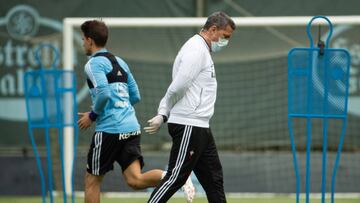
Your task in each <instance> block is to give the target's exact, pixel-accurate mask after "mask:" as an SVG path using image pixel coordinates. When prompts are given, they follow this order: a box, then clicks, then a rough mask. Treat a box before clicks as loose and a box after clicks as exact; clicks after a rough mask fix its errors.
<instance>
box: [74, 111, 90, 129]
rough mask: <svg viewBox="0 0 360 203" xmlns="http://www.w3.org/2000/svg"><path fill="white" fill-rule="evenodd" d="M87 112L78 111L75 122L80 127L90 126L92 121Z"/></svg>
mask: <svg viewBox="0 0 360 203" xmlns="http://www.w3.org/2000/svg"><path fill="white" fill-rule="evenodd" d="M89 114H90V112H85V113H78V116H81V118H80V119H79V120H78V122H77V124H78V126H79V128H80V129H87V128H89V127H90V126H91V123H92V121H91V119H90V117H89Z"/></svg>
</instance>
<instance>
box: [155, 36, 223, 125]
mask: <svg viewBox="0 0 360 203" xmlns="http://www.w3.org/2000/svg"><path fill="white" fill-rule="evenodd" d="M216 90H217V81H216V77H215V68H214V63H213V61H212V58H211V55H210V49H209V46H208V45H207V44H206V42H205V40H204V39H203V38H202V37H201V36H200V35H198V34H197V35H194V36H193V37H192V38H190V39H189V40H188V41H187V42H186V43H185V44H184V45H183V46H182V48H181V49H180V51H179V53H178V55H177V56H176V58H175V61H174V65H173V72H172V82H171V84H170V86H169V88H168V89H167V92H166V94H165V96H164V97H163V98H162V100H161V102H160V105H159V109H158V114H160V115H165V116H167V117H168V118H169V120H168V122H169V123H177V124H183V125H192V126H197V127H203V128H208V127H209V120H210V118H211V117H212V115H213V114H214V105H215V100H216Z"/></svg>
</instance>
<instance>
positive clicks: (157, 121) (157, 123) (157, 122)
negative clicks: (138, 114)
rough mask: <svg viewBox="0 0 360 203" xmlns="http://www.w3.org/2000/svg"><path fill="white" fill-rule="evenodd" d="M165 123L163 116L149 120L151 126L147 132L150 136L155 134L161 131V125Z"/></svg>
mask: <svg viewBox="0 0 360 203" xmlns="http://www.w3.org/2000/svg"><path fill="white" fill-rule="evenodd" d="M163 123H164V118H163V116H162V115H156V116H155V117H154V118H152V119H150V120H148V124H149V126H147V127H145V128H144V130H145V132H147V133H149V134H155V133H157V131H158V130H159V129H160V127H161V124H163Z"/></svg>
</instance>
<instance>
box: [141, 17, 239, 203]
mask: <svg viewBox="0 0 360 203" xmlns="http://www.w3.org/2000/svg"><path fill="white" fill-rule="evenodd" d="M234 30H235V23H234V22H233V20H232V19H231V18H230V17H229V16H228V15H226V14H225V13H223V12H215V13H213V14H211V15H210V16H209V17H208V19H207V21H206V23H205V25H204V26H203V28H202V30H201V31H200V33H199V34H196V35H194V36H193V37H191V38H190V39H189V40H188V41H187V42H186V43H185V44H184V45H183V46H182V48H181V49H180V51H179V53H178V55H177V56H176V59H175V61H174V65H173V72H172V79H173V80H172V82H171V84H170V86H169V88H168V89H167V92H166V94H165V96H164V97H163V98H162V100H161V102H160V105H159V108H158V114H157V115H156V116H155V117H153V118H152V119H150V120H149V121H148V123H149V126H148V127H145V128H144V129H145V131H146V132H148V133H150V134H153V133H156V132H157V131H158V129H159V128H160V126H161V124H162V123H164V122H166V121H168V128H169V134H170V135H171V137H172V141H173V145H172V148H171V153H170V159H169V165H168V170H167V173H166V176H165V177H164V179H163V180H162V181H161V183H160V184H159V185H158V186H157V187H156V188H155V190H154V191H153V193H152V194H151V197H150V199H149V201H148V202H149V203H158V202H167V200H168V199H169V198H170V197H171V196H172V195H173V194H174V193H175V192H176V191H177V190H178V189H179V188H180V187H181V186H182V185H183V184H184V183H185V182H186V179H187V178H188V176H189V175H190V173H191V171H194V173H195V175H196V177H197V178H198V180H199V181H200V183H201V185H202V186H203V188H204V190H205V192H206V195H207V198H208V201H209V202H210V203H223V202H226V198H225V193H224V187H223V173H222V166H221V163H220V160H219V156H218V152H217V149H216V146H215V142H214V138H213V135H212V133H211V130H210V127H209V120H210V119H211V117H212V115H213V113H214V105H215V100H216V91H217V82H216V77H215V76H216V74H215V67H214V63H213V61H212V58H211V52H217V51H219V50H221V49H222V48H224V47H225V46H226V45H227V44H228V42H229V41H228V40H229V38H230V37H231V35H232V33H233V31H234Z"/></svg>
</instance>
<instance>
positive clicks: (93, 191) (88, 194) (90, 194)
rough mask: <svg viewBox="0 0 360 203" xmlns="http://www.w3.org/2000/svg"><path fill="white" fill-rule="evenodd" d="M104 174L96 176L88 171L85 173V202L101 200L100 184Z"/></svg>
mask: <svg viewBox="0 0 360 203" xmlns="http://www.w3.org/2000/svg"><path fill="white" fill-rule="evenodd" d="M102 180H103V176H95V175H92V174H90V173H88V172H86V174H85V203H99V202H100V185H101V182H102Z"/></svg>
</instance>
